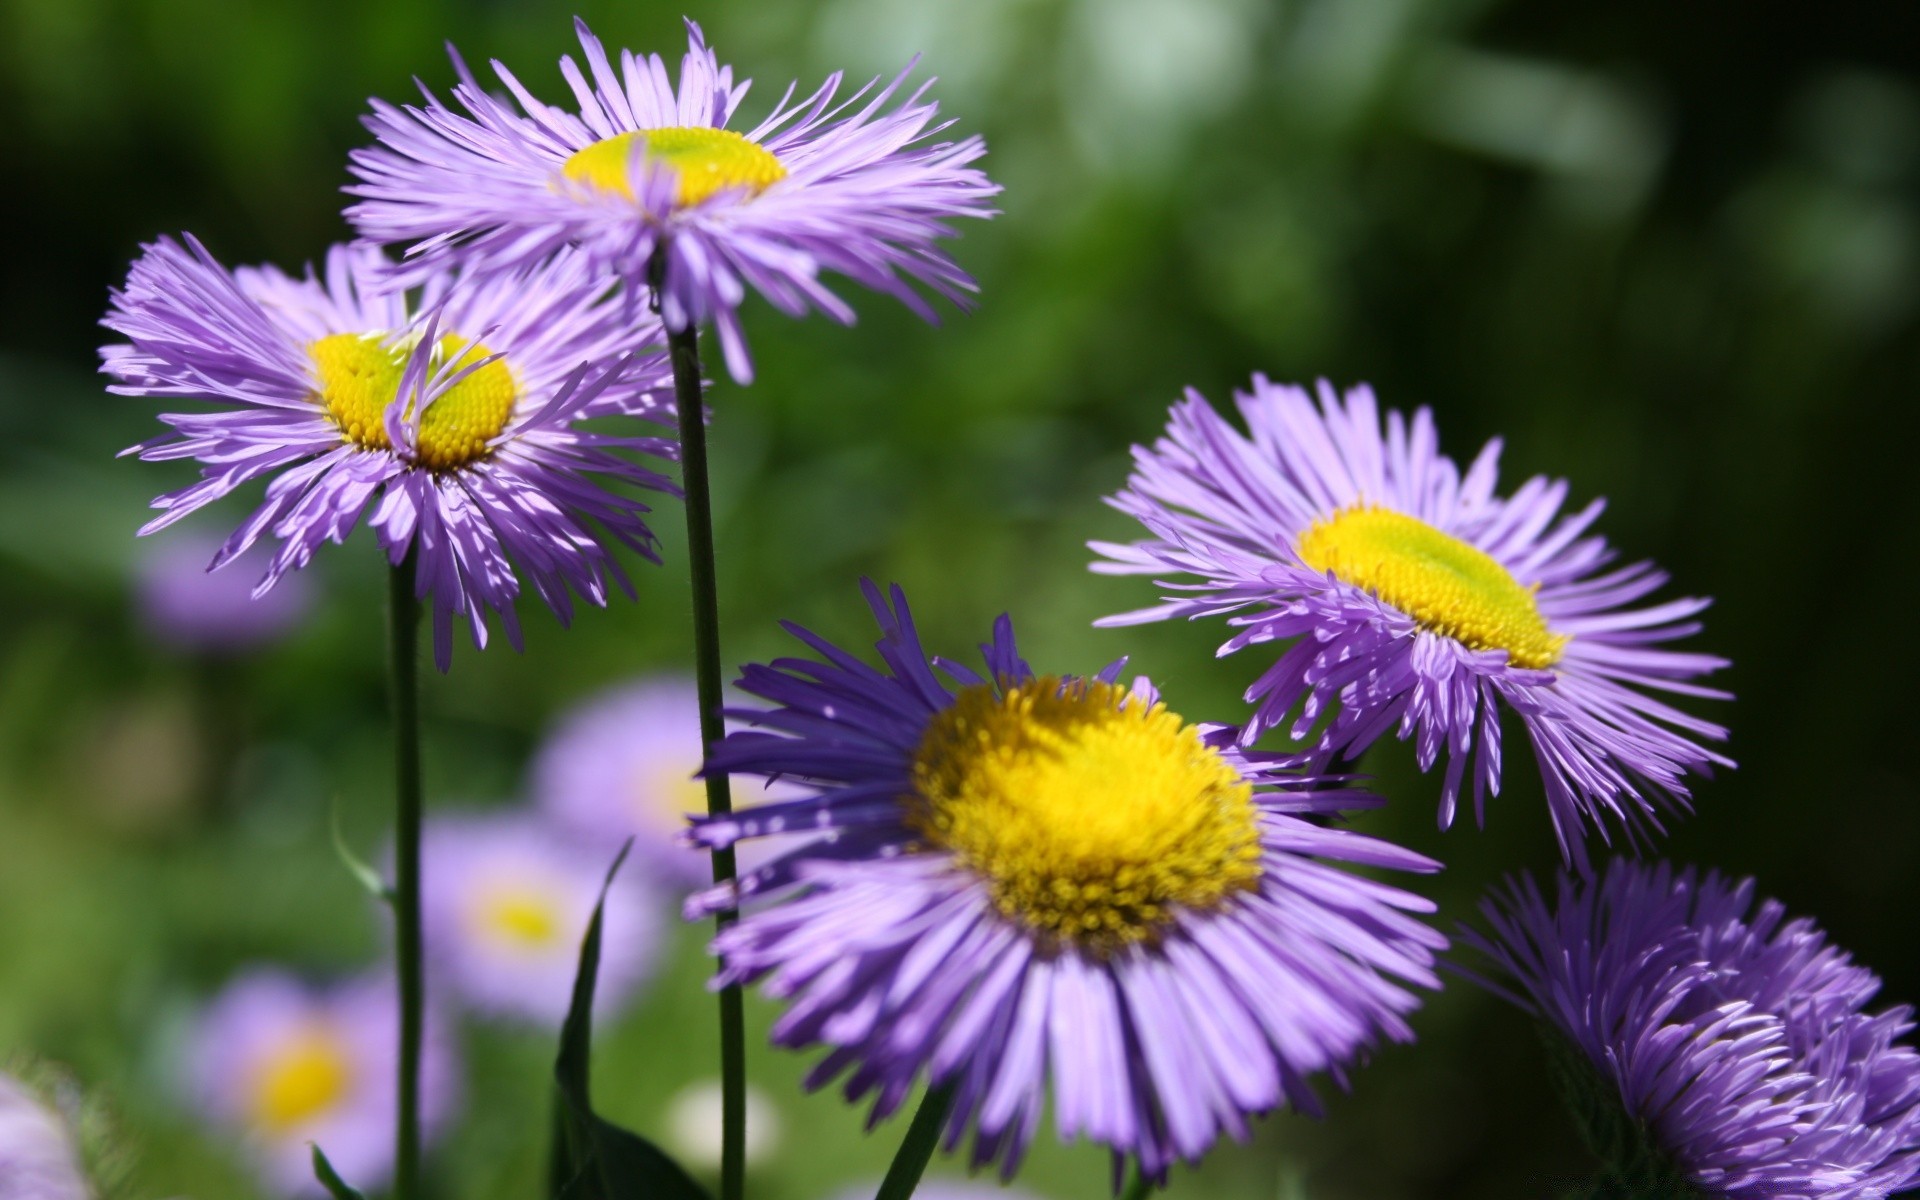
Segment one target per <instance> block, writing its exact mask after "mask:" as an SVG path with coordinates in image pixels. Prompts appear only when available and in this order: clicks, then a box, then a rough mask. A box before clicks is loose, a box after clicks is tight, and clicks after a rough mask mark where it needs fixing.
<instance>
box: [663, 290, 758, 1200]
mask: <svg viewBox="0 0 1920 1200" xmlns="http://www.w3.org/2000/svg"><path fill="white" fill-rule="evenodd" d="M667 347H668V350H669V352H670V353H671V355H672V358H673V395H674V403H675V405H676V406H677V407H678V409H679V411H680V468H681V479H682V481H683V483H684V485H685V488H686V493H687V495H686V509H687V559H688V562H689V565H690V567H691V573H692V578H693V653H694V679H695V682H696V684H697V685H698V689H699V695H700V743H701V745H702V747H703V748H704V749H705V750H706V752H707V754H708V755H711V754H712V752H713V747H714V746H715V745H716V744H717V743H718V742H719V741H720V739H721V738H722V737H724V736H725V735H726V722H725V720H724V719H723V718H722V717H721V715H720V705H721V695H720V604H719V586H718V584H717V583H716V582H715V580H714V556H713V499H712V492H711V488H710V487H709V485H708V482H707V422H706V407H705V405H704V404H703V403H702V402H701V397H700V343H699V333H698V331H697V330H696V329H695V328H694V327H693V326H692V325H688V326H687V327H686V328H685V329H684V330H681V331H680V332H679V333H669V334H668V335H667ZM706 782H707V812H708V813H710V814H712V815H715V816H718V815H722V814H725V813H729V812H732V811H733V795H732V792H731V791H730V789H729V787H728V784H727V776H726V774H725V773H724V772H719V771H711V772H708V773H707V776H706ZM733 877H734V862H733V848H732V847H728V848H727V849H725V850H715V851H714V852H713V881H714V883H716V884H725V883H729V882H731V881H732V879H733ZM739 916H740V913H739V910H737V909H732V908H729V909H725V910H723V911H721V912H720V913H718V914H716V915H715V917H714V924H715V927H716V932H719V931H722V930H725V929H726V927H727V926H729V925H731V924H733V922H734V921H736V920H738V919H739ZM720 1089H721V1100H720V1200H740V1196H741V1191H742V1186H743V1179H744V1177H745V1174H746V1165H747V1155H746V1150H747V1091H746V1089H747V1036H746V1026H745V1017H744V1015H743V1011H742V1008H741V998H740V985H738V984H733V985H730V986H728V987H725V988H722V989H721V990H720Z"/></svg>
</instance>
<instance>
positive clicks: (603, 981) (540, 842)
mask: <svg viewBox="0 0 1920 1200" xmlns="http://www.w3.org/2000/svg"><path fill="white" fill-rule="evenodd" d="M618 849H619V848H618V847H615V848H614V849H613V850H610V851H608V852H607V853H606V854H605V855H604V856H603V855H601V854H599V853H597V852H593V851H588V850H583V849H582V848H581V847H580V845H579V844H578V843H575V842H572V841H569V840H567V839H564V838H562V837H559V836H557V835H556V834H555V833H554V831H553V830H551V829H550V828H548V827H547V826H545V825H544V824H543V823H540V822H538V821H536V820H534V819H533V818H531V817H530V816H522V815H520V814H512V813H510V814H505V815H500V816H491V815H479V816H449V817H436V818H431V819H429V820H428V822H427V825H426V828H425V830H424V831H423V833H422V841H421V855H422V863H423V878H424V882H423V884H422V888H423V890H422V893H421V897H420V908H421V920H422V923H423V926H424V928H425V931H426V944H427V952H428V954H429V955H430V956H431V958H432V961H433V963H434V964H435V966H436V967H437V968H438V969H437V970H436V971H435V972H434V974H433V975H432V977H431V978H432V979H433V981H434V982H435V984H436V985H438V991H437V995H438V996H439V997H440V998H441V999H442V1000H445V1001H457V1002H459V1003H460V1004H462V1005H464V1006H466V1007H468V1008H470V1009H473V1010H475V1011H477V1012H480V1013H483V1014H486V1015H489V1016H496V1017H504V1018H510V1019H518V1020H523V1021H529V1022H533V1023H535V1024H537V1025H539V1026H541V1027H542V1028H543V1029H545V1028H558V1027H559V1025H560V1022H561V1021H562V1020H563V1019H565V1017H566V1015H567V1006H568V1004H569V1002H570V1001H571V1000H572V997H573V977H574V974H575V972H576V971H577V970H578V969H579V965H580V941H581V939H582V938H583V937H585V936H586V932H587V922H588V920H589V919H591V918H592V916H593V906H594V904H595V902H596V901H597V900H598V898H599V895H600V884H601V880H602V878H603V877H604V876H605V875H606V872H607V867H608V866H609V865H610V864H611V863H612V861H613V856H614V855H615V854H616V853H618ZM662 924H663V916H662V914H661V912H660V911H659V910H658V909H657V908H656V907H655V903H654V900H653V896H652V894H651V893H649V892H648V891H647V890H646V889H645V888H644V887H642V886H641V884H640V882H639V880H638V879H637V878H633V877H630V876H622V877H619V878H616V879H615V880H614V882H613V884H612V886H611V887H610V888H609V889H608V891H607V907H606V939H605V942H604V949H603V950H602V952H601V959H600V982H599V988H598V990H597V991H596V992H595V995H594V1000H595V1006H596V1009H597V1010H599V1011H602V1012H612V1011H615V1010H616V1009H618V1008H619V1007H620V1005H622V1004H623V1003H625V1002H626V1001H628V1000H630V999H632V998H633V995H634V993H635V992H636V991H637V990H638V989H639V987H640V985H641V984H643V983H644V982H645V981H646V979H647V977H648V976H649V975H651V974H652V971H653V967H654V962H655V959H656V957H657V956H658V954H659V951H660V940H661V926H662Z"/></svg>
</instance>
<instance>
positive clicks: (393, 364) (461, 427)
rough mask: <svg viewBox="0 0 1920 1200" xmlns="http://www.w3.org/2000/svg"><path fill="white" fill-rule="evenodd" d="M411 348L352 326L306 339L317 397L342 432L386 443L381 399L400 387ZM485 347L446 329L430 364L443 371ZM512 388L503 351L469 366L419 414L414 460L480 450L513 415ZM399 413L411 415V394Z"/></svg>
mask: <svg viewBox="0 0 1920 1200" xmlns="http://www.w3.org/2000/svg"><path fill="white" fill-rule="evenodd" d="M412 349H413V347H412V346H411V345H409V344H408V343H406V342H404V341H402V342H400V343H398V344H394V343H391V342H389V341H387V340H386V339H384V338H383V337H382V336H381V335H379V334H358V333H336V334H334V335H332V336H331V337H323V338H321V339H320V340H319V341H317V342H313V343H311V344H309V345H308V346H307V354H308V356H309V357H310V358H312V359H313V367H314V371H315V373H316V374H317V375H318V376H319V379H320V389H319V399H320V401H321V403H323V404H324V405H326V408H327V415H328V416H329V417H332V418H333V423H334V424H336V425H338V426H339V427H340V436H341V437H342V438H344V439H345V440H347V441H349V442H352V443H353V444H354V445H356V446H365V447H367V448H368V449H370V450H391V449H392V448H393V443H392V442H391V441H390V440H388V438H387V426H386V412H387V406H388V405H390V404H392V403H393V401H394V398H395V397H396V396H398V395H399V393H400V376H401V374H402V373H403V372H404V371H405V370H406V365H407V357H408V355H409V354H410V353H411V351H412ZM491 354H493V351H492V350H489V349H488V348H487V347H486V346H484V345H482V344H481V343H479V342H469V341H467V340H466V339H465V338H462V337H460V336H458V335H456V334H451V333H450V334H447V335H446V336H444V337H442V338H441V339H440V342H439V344H438V345H437V346H436V347H435V348H434V351H433V364H432V366H433V371H434V373H435V374H438V375H450V374H452V373H453V372H456V371H459V370H461V369H462V368H465V367H467V366H470V365H471V364H473V363H476V362H479V361H480V360H481V359H484V358H487V357H488V356H490V355H491ZM450 360H451V361H450ZM517 396H518V388H517V387H516V385H515V383H514V379H513V372H512V371H509V370H508V369H507V364H506V360H505V359H500V358H496V359H494V360H493V361H492V362H490V363H488V364H487V365H485V366H483V367H481V368H479V369H478V370H475V371H472V372H470V373H468V375H467V376H466V377H465V378H464V379H462V380H460V382H458V383H456V384H454V385H453V386H452V387H450V388H448V389H447V390H446V391H444V392H442V393H441V394H440V396H439V397H438V398H437V399H435V400H434V401H433V403H432V404H429V405H428V406H427V411H426V414H425V415H424V416H422V417H421V418H420V434H419V445H418V448H417V451H416V454H415V458H416V460H417V461H418V462H419V463H420V465H422V466H425V467H428V468H431V469H432V470H435V471H445V470H450V469H452V468H454V467H463V466H465V465H467V464H468V463H470V462H472V461H474V460H475V459H477V458H484V457H485V456H486V455H487V453H488V452H489V444H490V443H491V442H492V441H493V439H494V438H496V437H498V436H499V435H500V431H501V430H502V429H505V428H506V426H507V419H508V418H509V417H511V416H512V415H513V404H514V400H515V399H516V398H517ZM406 417H407V418H408V419H411V418H412V417H413V403H412V402H411V401H409V402H408V404H407V410H406Z"/></svg>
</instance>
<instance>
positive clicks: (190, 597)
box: [136, 532, 313, 656]
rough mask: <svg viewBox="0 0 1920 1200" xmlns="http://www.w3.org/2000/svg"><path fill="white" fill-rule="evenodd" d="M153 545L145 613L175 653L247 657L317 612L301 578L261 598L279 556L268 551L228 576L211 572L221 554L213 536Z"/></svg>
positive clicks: (230, 569)
mask: <svg viewBox="0 0 1920 1200" xmlns="http://www.w3.org/2000/svg"><path fill="white" fill-rule="evenodd" d="M149 545H150V549H149V552H148V553H147V554H146V556H145V558H144V559H143V560H142V561H141V563H140V573H139V580H138V589H139V590H138V595H137V597H136V600H137V605H138V608H137V611H138V615H139V618H140V623H141V624H142V625H143V626H144V627H145V628H146V630H147V632H148V633H149V634H151V635H152V636H153V638H154V640H156V641H158V642H161V643H164V644H166V645H168V646H172V647H175V648H177V649H181V650H190V651H194V652H196V653H200V654H206V655H215V656H224V655H235V654H245V653H247V652H248V651H250V650H256V649H259V648H260V647H262V646H265V645H268V644H270V643H272V642H275V641H277V640H279V639H280V638H282V637H285V636H286V635H287V634H288V633H289V632H291V631H292V630H293V629H294V627H296V626H297V625H299V624H300V622H301V621H303V620H305V619H306V617H307V614H308V613H309V612H311V611H312V609H313V589H312V588H310V587H309V586H307V582H308V581H307V580H306V579H304V578H302V577H301V576H298V575H294V576H291V577H288V578H286V579H282V580H281V581H280V583H279V585H278V586H277V587H275V588H273V589H272V590H271V591H269V592H267V593H265V594H264V595H260V596H256V595H254V594H253V587H254V580H255V579H257V578H259V576H260V574H261V573H262V572H264V571H265V570H266V569H267V564H268V561H269V559H270V558H271V557H272V556H271V555H270V554H269V553H268V551H267V548H266V547H265V546H264V545H261V544H258V543H256V544H255V545H254V546H253V547H252V548H251V549H249V550H248V551H247V552H246V553H245V554H243V555H241V556H240V557H239V558H238V559H236V560H235V561H233V562H230V563H228V564H226V567H227V569H226V570H224V571H212V570H208V569H207V568H208V564H209V563H211V562H212V561H213V560H214V558H215V557H216V556H217V555H218V554H219V553H220V541H219V539H218V538H215V537H213V536H211V535H207V534H200V533H197V532H195V533H186V534H178V535H174V536H171V537H167V538H162V539H159V540H158V541H156V542H154V543H150V544H149Z"/></svg>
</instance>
